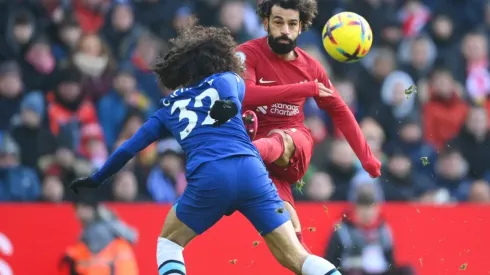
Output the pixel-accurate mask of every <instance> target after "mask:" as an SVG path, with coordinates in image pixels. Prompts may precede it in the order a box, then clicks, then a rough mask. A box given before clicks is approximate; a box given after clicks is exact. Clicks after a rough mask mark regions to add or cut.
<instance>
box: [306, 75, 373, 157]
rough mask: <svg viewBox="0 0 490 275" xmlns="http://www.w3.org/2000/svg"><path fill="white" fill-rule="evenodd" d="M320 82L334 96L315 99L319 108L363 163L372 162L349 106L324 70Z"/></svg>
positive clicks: (370, 153)
mask: <svg viewBox="0 0 490 275" xmlns="http://www.w3.org/2000/svg"><path fill="white" fill-rule="evenodd" d="M318 80H319V81H320V82H322V83H323V84H324V85H325V86H326V87H327V88H329V89H332V90H333V91H334V94H333V96H329V97H315V101H316V103H317V104H318V107H320V109H322V110H324V111H326V112H327V113H328V114H329V116H330V117H331V118H332V120H333V122H334V124H335V126H336V127H337V128H338V129H339V130H340V132H342V134H343V135H344V137H345V139H346V140H347V142H348V143H349V145H350V146H351V148H352V150H353V151H354V152H355V154H356V155H357V157H358V158H359V160H360V161H361V163H362V164H363V165H364V164H366V163H368V162H370V161H371V160H372V159H373V158H374V156H373V153H372V152H371V148H370V147H369V145H368V143H367V141H366V138H365V137H364V134H363V133H362V131H361V128H360V127H359V124H358V123H357V120H356V118H355V117H354V114H352V111H351V110H350V109H349V106H347V104H345V102H344V100H343V99H342V98H341V97H340V95H339V93H337V91H336V90H335V87H334V86H333V85H332V83H331V82H330V80H329V79H328V77H327V74H326V73H325V72H324V71H323V69H322V70H321V72H320V76H319V78H318Z"/></svg>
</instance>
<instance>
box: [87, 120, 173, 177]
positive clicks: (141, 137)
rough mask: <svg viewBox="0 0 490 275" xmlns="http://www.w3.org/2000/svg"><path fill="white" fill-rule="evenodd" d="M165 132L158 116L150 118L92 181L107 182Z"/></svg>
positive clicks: (113, 154)
mask: <svg viewBox="0 0 490 275" xmlns="http://www.w3.org/2000/svg"><path fill="white" fill-rule="evenodd" d="M165 130H166V128H165V126H164V125H163V124H162V122H161V121H160V120H159V119H158V118H157V117H156V115H154V116H152V117H150V118H149V119H148V120H147V121H146V122H145V123H144V124H143V125H142V126H141V128H140V129H139V130H138V131H137V132H136V133H135V134H134V135H133V136H132V137H131V138H130V139H128V140H127V141H125V142H124V143H123V144H122V145H121V146H120V147H119V148H117V149H116V151H115V152H114V153H112V155H111V156H110V157H109V159H108V160H107V161H106V163H104V165H103V166H102V167H101V168H100V170H99V171H97V172H96V173H94V174H93V175H92V179H93V180H94V181H95V182H98V183H100V184H101V183H103V182H104V181H106V180H107V179H108V178H110V177H111V176H112V175H114V174H115V173H117V172H118V171H119V170H120V169H121V168H122V167H123V166H124V165H126V163H127V162H128V161H129V160H131V159H132V158H133V157H134V156H135V155H136V154H137V153H138V152H140V151H141V150H143V149H144V148H146V147H147V146H148V145H150V144H152V143H153V142H155V141H157V140H158V139H159V138H160V136H161V134H162V133H163V132H164V131H165Z"/></svg>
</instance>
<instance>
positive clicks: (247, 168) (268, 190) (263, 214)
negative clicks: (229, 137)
mask: <svg viewBox="0 0 490 275" xmlns="http://www.w3.org/2000/svg"><path fill="white" fill-rule="evenodd" d="M242 167H243V170H242V172H241V174H240V184H239V186H238V187H239V201H238V205H237V209H238V210H239V211H240V212H241V213H242V214H243V215H244V216H245V217H246V218H247V219H248V220H249V221H250V222H251V223H252V224H253V225H254V227H255V228H256V229H257V231H259V232H260V234H262V235H265V234H268V233H270V232H272V231H273V230H274V229H276V228H277V227H279V226H281V225H282V224H284V223H285V222H287V221H289V214H288V211H287V210H286V208H285V206H284V202H283V201H282V200H281V198H279V195H278V194H277V189H276V187H275V185H274V184H273V183H272V181H271V179H270V178H269V174H268V173H267V170H266V169H265V167H264V164H263V163H262V161H260V159H258V158H250V159H249V160H247V161H246V162H244V163H242Z"/></svg>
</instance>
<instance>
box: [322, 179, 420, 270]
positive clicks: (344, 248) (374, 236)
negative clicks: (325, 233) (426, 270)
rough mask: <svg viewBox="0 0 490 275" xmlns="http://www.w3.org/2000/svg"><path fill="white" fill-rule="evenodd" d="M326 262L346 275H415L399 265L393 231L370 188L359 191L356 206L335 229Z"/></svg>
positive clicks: (329, 242) (349, 210) (327, 251)
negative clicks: (337, 267)
mask: <svg viewBox="0 0 490 275" xmlns="http://www.w3.org/2000/svg"><path fill="white" fill-rule="evenodd" d="M325 258H326V259H327V260H328V261H330V262H331V263H332V264H334V265H335V266H339V267H341V269H342V272H343V273H342V274H345V275H354V274H356V275H357V274H362V275H371V274H413V272H412V271H411V268H407V267H403V268H400V267H398V266H397V265H396V262H395V254H394V243H393V236H392V231H391V228H390V226H389V225H388V224H387V223H386V221H385V220H384V219H383V217H382V216H381V214H380V205H378V204H377V201H376V195H375V193H374V190H373V189H371V188H369V187H366V188H360V189H359V191H358V193H357V195H356V197H355V201H354V204H353V205H352V206H351V207H350V208H349V209H347V210H346V213H345V214H344V215H343V218H342V220H341V221H340V222H339V223H338V224H337V225H336V226H335V231H334V232H333V234H332V236H331V237H330V240H329V241H328V246H327V248H326V256H325Z"/></svg>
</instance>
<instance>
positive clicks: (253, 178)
mask: <svg viewBox="0 0 490 275" xmlns="http://www.w3.org/2000/svg"><path fill="white" fill-rule="evenodd" d="M257 163H258V164H257ZM257 163H253V162H244V163H242V164H241V166H242V167H243V170H242V171H243V172H242V173H243V174H242V175H240V176H239V177H240V178H241V179H242V182H241V184H240V185H239V186H238V187H239V190H240V191H239V194H240V195H239V199H240V200H239V202H240V203H239V206H238V209H239V211H240V212H241V213H243V215H245V217H247V218H248V220H249V221H250V222H251V223H252V224H253V225H254V226H255V228H256V229H257V230H258V231H259V232H260V233H261V234H262V235H263V236H264V239H265V241H266V243H267V245H268V246H269V248H270V250H271V252H272V253H273V255H274V256H275V257H276V259H277V260H278V261H279V263H281V265H283V266H284V267H286V268H288V269H289V270H291V271H293V272H295V273H296V274H304V275H325V274H329V275H331V274H335V275H339V274H340V273H338V271H337V270H336V269H335V267H334V266H333V265H332V264H331V263H329V262H328V261H327V260H325V259H323V258H320V257H317V256H314V255H311V254H309V253H308V252H307V251H306V250H305V249H304V248H303V246H302V245H301V243H300V242H299V241H298V239H297V237H296V234H295V232H294V228H293V226H292V223H291V221H290V220H289V214H288V212H286V211H284V207H285V206H284V202H283V201H282V200H281V199H280V198H279V196H278V194H277V191H276V190H277V189H276V187H275V186H274V185H273V184H272V182H271V180H270V179H269V178H268V174H267V172H266V170H265V167H263V165H261V164H260V162H257ZM247 179H248V181H247ZM336 272H337V273H336Z"/></svg>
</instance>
